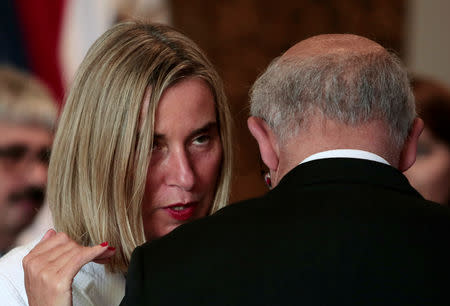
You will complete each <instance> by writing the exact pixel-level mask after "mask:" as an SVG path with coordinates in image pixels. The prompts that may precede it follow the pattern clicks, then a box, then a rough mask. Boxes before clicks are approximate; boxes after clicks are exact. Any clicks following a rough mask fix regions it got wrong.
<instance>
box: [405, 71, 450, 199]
mask: <svg viewBox="0 0 450 306" xmlns="http://www.w3.org/2000/svg"><path fill="white" fill-rule="evenodd" d="M412 87H413V90H414V95H415V98H416V105H417V112H418V114H419V116H420V117H421V118H422V119H423V120H424V122H425V129H424V131H423V133H422V135H420V138H419V144H418V149H417V160H416V162H415V164H414V165H413V166H412V167H411V168H410V169H409V170H408V171H407V172H406V173H405V174H406V176H407V177H408V180H409V181H410V182H411V185H412V186H413V187H414V188H416V189H417V190H418V191H419V192H420V193H421V194H422V195H423V197H424V198H426V199H428V200H431V201H434V202H438V203H440V204H443V205H447V206H448V205H449V202H450V183H449V182H450V129H449V124H448V123H449V120H450V90H449V89H448V88H446V87H445V86H443V85H442V84H440V83H438V82H436V81H432V80H429V79H425V78H420V77H417V78H415V79H413V81H412Z"/></svg>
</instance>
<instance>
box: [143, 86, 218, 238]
mask: <svg viewBox="0 0 450 306" xmlns="http://www.w3.org/2000/svg"><path fill="white" fill-rule="evenodd" d="M222 155H223V151H222V143H221V139H220V135H219V126H218V122H217V114H216V108H215V102H214V97H213V95H212V92H211V90H210V89H209V87H208V85H207V84H206V83H205V82H204V81H203V80H201V79H199V78H188V79H185V80H182V81H180V82H179V83H176V84H175V85H173V86H171V87H170V88H168V89H167V90H166V91H165V92H164V94H163V95H162V97H161V100H160V101H159V104H158V108H157V110H156V118H155V130H154V139H153V150H152V156H151V160H150V165H149V169H148V174H147V183H146V189H145V194H144V199H143V206H142V210H143V211H142V216H143V223H144V230H145V236H146V238H147V240H152V239H154V238H158V237H161V236H163V235H165V234H167V233H169V232H170V231H172V230H173V229H174V228H176V227H177V226H179V225H181V224H183V223H186V222H188V221H191V220H194V219H198V218H201V217H204V216H206V215H207V214H208V213H209V211H210V208H211V206H212V203H213V200H214V196H215V192H216V187H217V181H218V176H219V173H220V168H221V164H222Z"/></svg>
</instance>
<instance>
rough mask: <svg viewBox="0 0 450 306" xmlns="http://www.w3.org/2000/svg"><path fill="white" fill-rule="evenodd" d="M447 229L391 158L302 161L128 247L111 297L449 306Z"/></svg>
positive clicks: (148, 301)
mask: <svg viewBox="0 0 450 306" xmlns="http://www.w3.org/2000/svg"><path fill="white" fill-rule="evenodd" d="M449 237H450V213H449V210H448V209H447V208H445V207H441V206H440V205H438V204H436V203H433V202H429V201H426V200H424V199H423V198H422V197H421V196H420V195H419V194H418V193H417V192H416V191H415V190H414V189H413V188H412V187H411V186H410V185H409V183H408V181H407V179H406V178H405V177H404V176H403V175H402V173H400V172H399V171H398V170H396V169H394V168H393V167H390V166H387V165H384V164H381V163H377V162H372V161H367V160H359V159H344V158H333V159H322V160H316V161H311V162H307V163H304V164H302V165H299V166H298V167H296V168H295V169H293V170H292V171H290V172H289V173H288V174H287V175H286V176H285V177H284V178H283V179H282V181H281V182H280V184H279V185H278V186H277V187H276V188H274V189H273V190H272V191H270V192H269V193H268V194H266V195H265V196H263V197H260V198H256V199H252V200H248V201H244V202H241V203H237V204H234V205H231V206H229V207H226V208H224V209H222V210H220V211H219V212H217V213H216V214H215V215H213V216H210V217H207V218H205V219H202V220H198V221H196V222H193V223H190V224H187V225H185V226H181V227H179V228H178V229H176V230H175V231H173V232H172V233H170V234H169V235H167V236H166V237H164V238H162V239H159V240H157V241H154V242H152V243H147V244H144V245H143V246H141V247H139V248H137V249H136V250H135V252H134V253H133V256H132V259H131V264H130V267H129V271H128V275H127V286H126V295H125V298H124V300H123V301H122V304H121V305H450V296H449V294H448V293H447V292H450V288H449V286H450V282H449V279H450V273H449V272H450V271H449V270H450V269H449V261H450V256H449V255H450V251H449V245H450V241H449Z"/></svg>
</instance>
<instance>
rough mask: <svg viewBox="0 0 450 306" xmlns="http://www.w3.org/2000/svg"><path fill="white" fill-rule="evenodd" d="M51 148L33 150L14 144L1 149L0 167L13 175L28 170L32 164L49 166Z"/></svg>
mask: <svg viewBox="0 0 450 306" xmlns="http://www.w3.org/2000/svg"><path fill="white" fill-rule="evenodd" d="M49 159H50V148H48V147H43V148H39V149H38V150H32V149H30V148H29V147H28V146H26V145H24V144H13V145H10V146H4V147H0V165H1V166H2V168H3V169H4V170H6V171H7V172H10V173H12V174H18V173H19V172H23V171H25V169H28V168H29V166H30V165H31V163H38V164H40V165H43V166H48V162H49Z"/></svg>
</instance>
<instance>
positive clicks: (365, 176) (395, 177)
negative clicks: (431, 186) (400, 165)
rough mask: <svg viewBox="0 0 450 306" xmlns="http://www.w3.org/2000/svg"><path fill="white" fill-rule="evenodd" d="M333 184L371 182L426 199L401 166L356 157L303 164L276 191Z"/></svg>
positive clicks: (284, 178)
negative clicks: (410, 182)
mask: <svg viewBox="0 0 450 306" xmlns="http://www.w3.org/2000/svg"><path fill="white" fill-rule="evenodd" d="M329 183H341V184H342V183H349V184H351V183H352V184H354V183H360V184H370V185H374V186H379V187H384V188H390V189H396V190H398V191H400V192H403V193H408V194H411V195H413V196H416V197H419V198H423V197H422V196H421V195H420V194H419V193H418V192H417V191H416V190H415V189H414V188H413V187H412V186H411V185H410V184H409V182H408V179H407V178H406V177H405V176H404V175H403V174H402V173H401V172H400V171H399V170H398V169H396V168H394V167H392V166H389V165H385V164H382V163H379V162H375V161H370V160H364V159H356V158H326V159H319V160H313V161H310V162H306V163H303V164H300V165H298V166H297V167H295V168H294V169H292V170H291V171H289V172H288V173H287V174H286V175H285V176H284V177H283V178H282V179H281V181H280V183H279V184H278V185H277V186H276V187H275V188H274V189H273V191H282V192H283V191H286V189H288V190H289V189H291V190H292V188H294V189H297V188H299V187H300V186H302V185H303V186H306V185H314V184H329Z"/></svg>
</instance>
